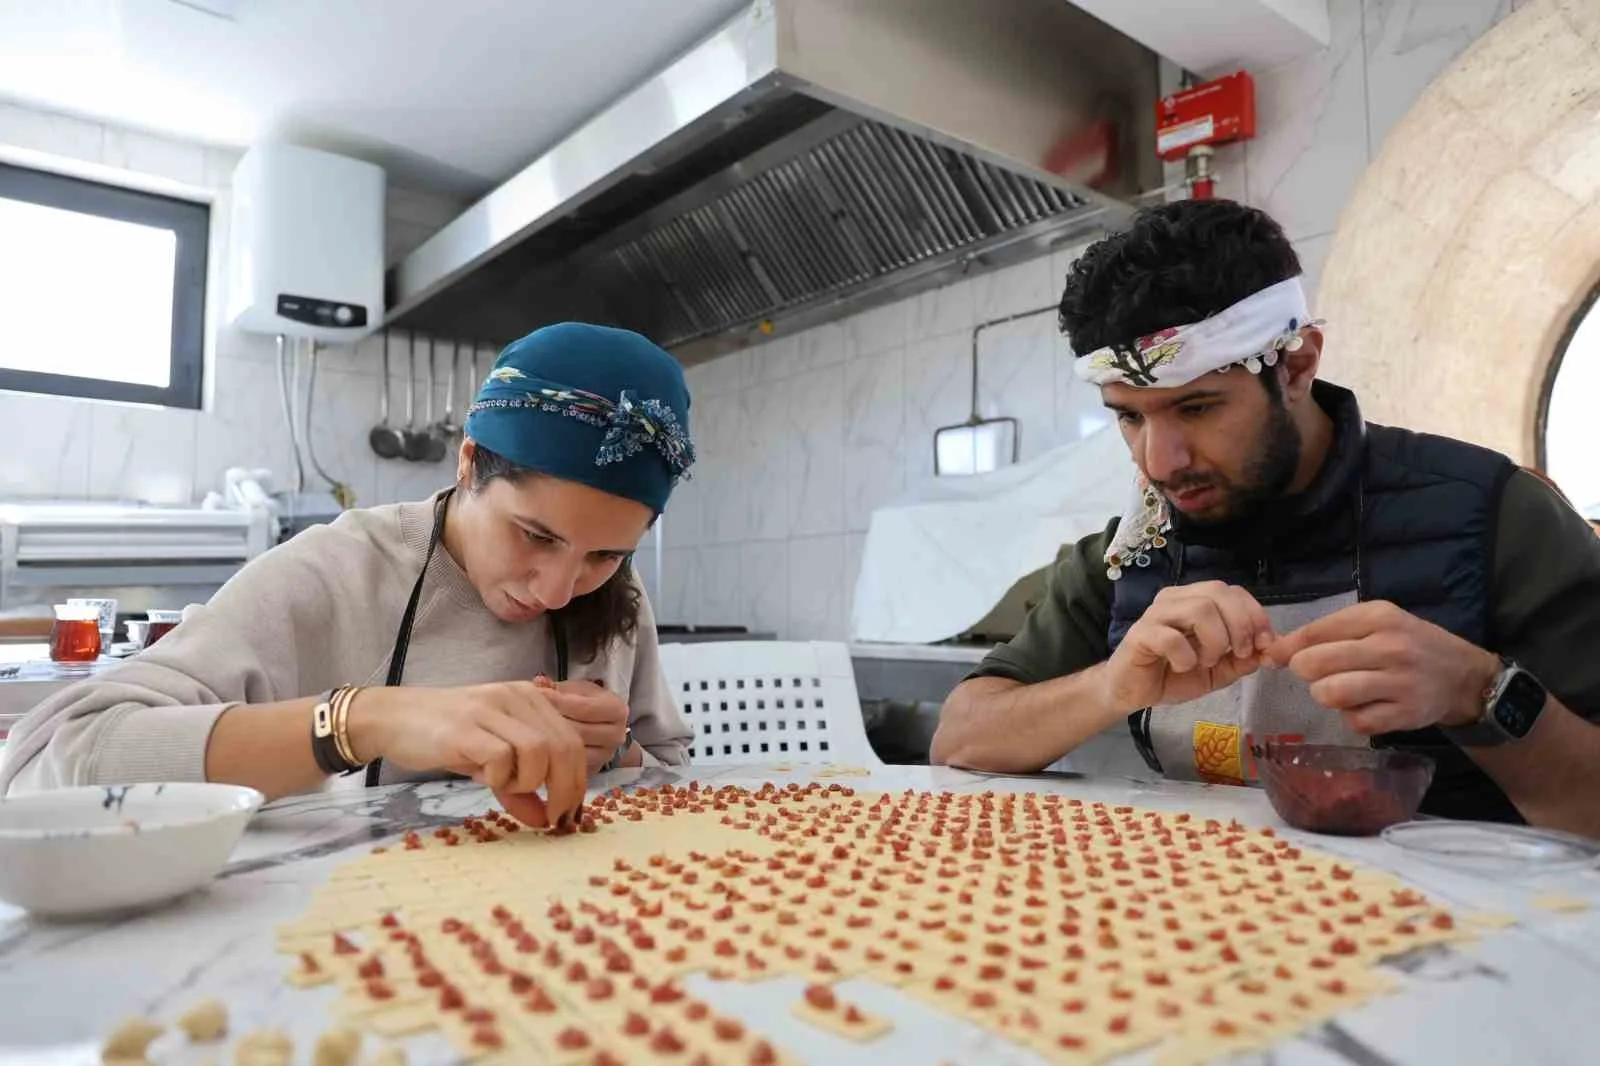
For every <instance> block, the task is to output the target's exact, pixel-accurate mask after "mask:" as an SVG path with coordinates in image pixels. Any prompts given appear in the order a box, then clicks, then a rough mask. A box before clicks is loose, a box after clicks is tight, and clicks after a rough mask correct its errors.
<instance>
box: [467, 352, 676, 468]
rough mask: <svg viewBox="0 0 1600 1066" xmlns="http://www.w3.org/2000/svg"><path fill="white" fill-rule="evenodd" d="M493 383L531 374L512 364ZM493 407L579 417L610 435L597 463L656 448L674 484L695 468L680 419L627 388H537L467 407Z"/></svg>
mask: <svg viewBox="0 0 1600 1066" xmlns="http://www.w3.org/2000/svg"><path fill="white" fill-rule="evenodd" d="M489 378H490V380H493V381H499V382H501V383H503V384H513V383H515V382H517V381H520V380H526V379H527V375H526V374H524V373H523V372H522V371H520V370H518V369H517V368H516V367H514V366H502V367H497V368H495V369H494V370H492V371H490V373H489ZM489 408H522V409H525V410H530V411H542V412H544V413H545V414H552V415H563V416H565V417H567V418H575V419H577V420H578V421H580V422H583V423H585V424H587V425H591V426H594V427H595V428H596V429H603V430H605V431H606V433H605V436H604V437H603V438H601V441H600V449H599V451H598V452H596V453H595V459H594V464H595V465H596V466H606V465H608V464H610V463H620V462H622V461H624V460H626V459H630V458H632V457H633V456H635V455H638V454H639V453H640V452H641V451H643V450H644V448H645V446H646V445H650V446H652V447H654V448H655V449H656V450H657V451H659V452H660V453H661V457H662V458H663V459H665V460H666V463H667V467H668V469H670V470H671V471H672V474H673V478H674V479H675V480H682V479H687V478H688V477H689V476H690V475H689V467H690V466H692V465H694V460H695V452H694V442H693V441H692V440H690V439H689V434H688V432H687V431H686V430H685V429H684V428H683V424H682V423H680V422H679V421H678V416H677V414H675V413H674V412H673V410H672V408H670V407H668V406H667V405H666V404H664V403H662V402H661V401H660V400H655V399H647V400H641V399H639V398H638V397H637V396H636V395H634V393H633V392H632V390H629V389H624V390H623V392H622V395H621V396H620V397H618V398H617V399H615V400H608V399H606V398H605V397H604V396H600V395H597V394H595V393H592V392H585V391H584V390H582V389H573V388H549V387H538V388H533V389H530V390H529V391H528V392H526V393H524V394H523V395H521V396H505V397H502V396H496V397H491V398H488V399H483V400H478V401H477V402H475V403H474V404H472V406H471V407H469V408H468V409H467V413H468V414H469V415H470V414H474V413H476V412H478V411H483V410H487V409H489Z"/></svg>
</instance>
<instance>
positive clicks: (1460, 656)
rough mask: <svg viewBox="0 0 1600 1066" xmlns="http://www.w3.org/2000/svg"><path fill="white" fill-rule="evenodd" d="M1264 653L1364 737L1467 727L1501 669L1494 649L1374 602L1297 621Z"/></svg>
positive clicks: (1391, 605) (1392, 606)
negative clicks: (1295, 626)
mask: <svg viewBox="0 0 1600 1066" xmlns="http://www.w3.org/2000/svg"><path fill="white" fill-rule="evenodd" d="M1265 655H1266V658H1267V659H1268V660H1269V661H1270V662H1272V663H1273V664H1274V665H1277V666H1286V667H1288V668H1289V669H1290V670H1292V671H1293V672H1294V674H1295V676H1297V677H1299V678H1300V679H1301V680H1303V681H1306V682H1308V683H1309V684H1310V686H1311V698H1312V699H1314V700H1316V701H1317V702H1318V703H1320V704H1322V705H1323V706H1324V707H1331V708H1332V709H1334V710H1336V711H1339V712H1340V713H1342V714H1343V715H1344V720H1345V724H1346V725H1348V726H1349V727H1350V728H1351V729H1352V730H1353V731H1355V732H1356V733H1359V734H1361V735H1362V736H1374V735H1376V734H1378V733H1393V732H1397V731H1402V730H1412V729H1425V728H1427V727H1428V726H1432V725H1445V726H1452V725H1465V724H1467V723H1468V722H1471V721H1472V720H1473V719H1475V718H1476V717H1477V716H1478V715H1479V714H1480V713H1481V712H1482V709H1483V695H1484V691H1485V690H1486V689H1487V688H1488V687H1489V685H1490V684H1491V683H1492V682H1493V680H1494V677H1495V675H1496V674H1497V673H1498V672H1499V670H1500V659H1499V657H1498V656H1496V655H1495V654H1494V653H1492V652H1488V651H1485V650H1484V649H1482V648H1479V647H1477V646H1476V645H1474V644H1471V643H1468V642H1467V641H1465V640H1462V639H1461V638H1460V637H1458V636H1456V635H1455V634H1453V633H1450V632H1448V631H1446V630H1443V629H1440V628H1439V627H1438V626H1436V625H1434V624H1433V623H1431V622H1425V621H1423V620H1422V619H1420V618H1418V617H1417V616H1416V615H1414V614H1410V613H1408V612H1406V611H1403V610H1401V609H1400V608H1399V607H1396V606H1395V605H1394V604H1392V603H1384V602H1382V601H1376V600H1375V601H1371V602H1368V603H1359V604H1356V605H1355V606H1353V607H1346V608H1344V609H1343V610H1341V611H1335V612H1334V613H1333V614H1330V615H1327V616H1326V617H1324V618H1320V619H1318V620H1317V621H1315V622H1311V623H1310V624H1308V625H1305V626H1302V627H1301V628H1299V629H1297V630H1295V631H1294V632H1293V633H1290V634H1288V635H1287V636H1284V637H1281V638H1279V639H1278V640H1277V641H1276V642H1274V643H1273V644H1272V645H1271V646H1270V647H1268V648H1267V649H1266V652H1265Z"/></svg>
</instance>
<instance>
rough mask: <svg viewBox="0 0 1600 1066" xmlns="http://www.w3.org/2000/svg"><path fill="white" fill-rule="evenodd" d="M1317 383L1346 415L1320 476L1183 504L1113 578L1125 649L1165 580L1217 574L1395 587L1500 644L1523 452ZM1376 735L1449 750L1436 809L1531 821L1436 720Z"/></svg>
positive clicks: (1137, 728) (1335, 411) (1384, 741)
mask: <svg viewBox="0 0 1600 1066" xmlns="http://www.w3.org/2000/svg"><path fill="white" fill-rule="evenodd" d="M1312 396H1313V397H1314V398H1315V399H1316V401H1317V402H1318V403H1319V404H1321V406H1322V407H1323V409H1324V410H1326V411H1327V412H1328V414H1329V415H1330V416H1331V417H1332V418H1333V420H1334V440H1333V444H1332V446H1331V448H1330V449H1329V453H1328V458H1327V460H1326V461H1325V462H1324V464H1323V468H1322V471H1321V472H1320V473H1319V474H1318V476H1317V479H1316V481H1315V482H1314V483H1313V484H1312V486H1311V487H1310V488H1309V489H1307V490H1306V491H1305V492H1304V493H1302V494H1300V495H1298V496H1294V497H1289V498H1286V499H1284V500H1282V501H1280V502H1277V503H1275V504H1273V505H1270V506H1269V507H1268V508H1267V509H1266V510H1265V511H1264V512H1263V513H1261V514H1258V515H1253V516H1252V517H1251V519H1250V520H1249V521H1248V522H1243V523H1238V524H1234V525H1230V526H1228V527H1226V528H1223V527H1201V526H1195V525H1194V524H1193V523H1185V522H1184V521H1183V516H1182V514H1180V513H1175V514H1174V529H1173V531H1172V533H1171V534H1170V535H1169V536H1168V539H1167V546H1166V547H1165V548H1164V549H1161V550H1160V551H1153V552H1151V556H1152V558H1151V562H1150V565H1149V566H1148V567H1130V568H1128V569H1127V570H1125V571H1124V574H1123V577H1122V579H1121V580H1120V581H1118V582H1116V583H1115V585H1114V586H1113V594H1112V601H1111V626H1110V632H1109V637H1110V645H1111V647H1112V648H1113V649H1115V648H1116V646H1117V644H1118V643H1119V642H1120V641H1121V640H1122V637H1123V636H1124V635H1125V634H1126V633H1127V631H1128V628H1129V627H1130V626H1132V625H1133V623H1134V622H1135V621H1136V620H1137V619H1138V618H1139V617H1140V616H1141V615H1142V614H1143V613H1144V611H1145V609H1146V608H1147V607H1149V606H1150V603H1151V601H1152V600H1154V599H1155V596H1156V593H1157V592H1159V591H1160V590H1161V589H1162V588H1163V587H1164V586H1166V585H1171V584H1188V583H1190V582H1196V581H1213V580H1220V581H1225V582H1227V583H1229V584H1233V585H1239V586H1241V587H1243V588H1246V589H1248V590H1249V591H1250V592H1251V594H1252V595H1254V596H1255V597H1256V599H1257V600H1259V601H1260V602H1261V603H1263V604H1269V603H1275V602H1276V603H1281V602H1293V601H1301V600H1310V599H1317V598H1320V597H1322V596H1326V595H1331V594H1335V593H1339V592H1348V591H1350V590H1351V589H1352V588H1353V589H1354V590H1355V591H1356V592H1357V594H1358V595H1359V597H1360V598H1361V599H1362V600H1388V601H1389V602H1391V603H1394V604H1395V605H1397V606H1399V607H1402V608H1404V609H1405V610H1407V611H1410V612H1411V613H1412V614H1415V615H1417V616H1418V617H1420V618H1424V619H1426V620H1427V621H1429V622H1432V623H1433V624H1435V625H1437V626H1439V627H1441V628H1443V629H1447V630H1449V631H1450V632H1452V633H1454V634H1456V635H1457V636H1459V637H1461V638H1462V639H1464V640H1468V641H1471V642H1472V643H1473V644H1476V645H1478V646H1479V647H1482V648H1488V649H1491V650H1493V649H1494V648H1495V636H1494V632H1493V626H1492V617H1493V611H1494V589H1493V577H1494V574H1493V565H1494V533H1495V522H1496V518H1497V516H1498V513H1499V503H1500V492H1501V490H1502V489H1503V488H1504V486H1505V483H1506V479H1507V478H1509V477H1510V476H1511V474H1512V473H1513V472H1514V471H1515V470H1516V466H1515V464H1513V463H1512V462H1511V460H1509V459H1507V458H1506V457H1505V456H1503V455H1500V454H1499V453H1497V452H1492V451H1489V450H1488V449H1485V448H1480V447H1477V446H1476V445H1472V444H1466V443H1464V442H1462V441H1456V440H1450V439H1448V438H1445V437H1435V436H1430V435H1428V434H1423V433H1412V432H1410V431H1409V430H1403V429H1394V428H1391V427H1388V426H1378V425H1369V424H1367V423H1366V422H1365V421H1364V420H1363V419H1362V417H1361V411H1360V408H1359V407H1358V406H1357V404H1356V398H1355V396H1354V395H1353V394H1352V393H1350V392H1349V391H1348V390H1346V389H1342V388H1339V387H1338V386H1335V385H1330V384H1328V383H1326V382H1321V381H1319V382H1317V383H1315V384H1314V385H1313V387H1312ZM1150 713H1151V712H1149V711H1142V712H1139V713H1137V714H1134V715H1132V716H1130V718H1129V724H1130V727H1131V728H1132V730H1133V734H1134V739H1135V741H1136V743H1137V744H1138V746H1139V749H1140V751H1141V752H1142V753H1143V754H1144V756H1145V759H1146V761H1148V762H1150V764H1151V766H1152V767H1153V768H1154V769H1156V770H1159V769H1160V766H1159V765H1157V763H1156V761H1155V755H1154V751H1153V749H1152V748H1151V746H1150V744H1149V739H1148V734H1147V732H1146V728H1147V727H1146V726H1145V723H1146V722H1147V720H1148V715H1149V714H1150ZM1155 713H1160V712H1159V711H1157V712H1155ZM1373 743H1374V744H1375V745H1377V746H1380V747H1384V746H1389V747H1405V748H1415V749H1419V750H1425V751H1426V752H1427V753H1428V754H1429V755H1430V756H1432V757H1433V758H1434V759H1435V760H1436V761H1437V763H1438V770H1437V772H1436V773H1435V775H1434V781H1433V785H1432V786H1431V787H1430V788H1429V790H1428V795H1427V797H1426V798H1425V799H1424V800H1423V805H1422V809H1423V811H1424V812H1427V813H1430V814H1439V815H1445V816H1447V817H1452V818H1476V819H1487V820H1494V821H1521V820H1522V819H1521V816H1520V815H1519V814H1518V813H1517V810H1516V808H1515V806H1513V805H1512V803H1511V802H1510V800H1508V799H1507V798H1506V796H1505V793H1504V792H1502V791H1501V790H1500V788H1499V786H1497V785H1496V784H1495V783H1494V781H1493V780H1492V779H1490V777H1489V776H1488V775H1487V774H1485V773H1484V772H1483V771H1482V770H1480V769H1479V768H1478V766H1477V764H1476V763H1474V762H1473V761H1472V760H1471V759H1470V758H1468V757H1467V755H1466V754H1465V753H1464V752H1462V751H1461V750H1460V749H1459V748H1457V747H1456V746H1455V745H1454V744H1452V743H1451V742H1450V741H1449V739H1448V738H1446V737H1445V736H1444V735H1443V734H1442V733H1440V732H1439V731H1438V730H1437V729H1426V730H1421V731H1418V732H1409V733H1391V734H1387V735H1385V736H1381V737H1377V738H1374V740H1373Z"/></svg>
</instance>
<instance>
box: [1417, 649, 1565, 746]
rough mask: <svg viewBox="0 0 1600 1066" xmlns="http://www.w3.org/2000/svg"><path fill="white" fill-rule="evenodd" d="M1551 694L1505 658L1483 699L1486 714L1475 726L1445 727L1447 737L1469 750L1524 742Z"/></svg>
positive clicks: (1442, 727)
mask: <svg viewBox="0 0 1600 1066" xmlns="http://www.w3.org/2000/svg"><path fill="white" fill-rule="evenodd" d="M1548 699H1549V693H1547V692H1546V691H1545V687H1544V686H1543V685H1542V684H1540V683H1539V679H1538V678H1536V677H1534V676H1533V675H1532V674H1530V673H1528V671H1526V670H1524V669H1523V668H1522V667H1520V666H1518V665H1517V664H1516V663H1514V662H1512V661H1511V660H1510V659H1507V658H1505V657H1503V656H1502V657H1501V659H1500V672H1499V673H1498V674H1496V675H1495V678H1494V681H1493V682H1492V683H1491V684H1490V685H1489V688H1488V691H1486V692H1485V693H1484V696H1483V711H1482V712H1481V713H1480V714H1479V715H1478V718H1477V720H1476V721H1474V722H1469V723H1467V724H1466V725H1460V726H1441V727H1440V728H1441V729H1442V730H1443V731H1444V734H1445V736H1447V737H1449V738H1450V739H1451V740H1452V741H1454V742H1455V743H1457V744H1460V745H1462V746H1464V747H1469V748H1487V747H1495V746H1497V745H1500V744H1508V743H1513V742H1515V741H1518V740H1521V739H1522V738H1523V737H1525V736H1527V735H1528V734H1529V733H1530V732H1531V731H1532V730H1533V724H1534V723H1535V722H1537V721H1538V720H1539V715H1540V714H1541V713H1542V712H1543V711H1544V705H1545V702H1546V701H1547V700H1548Z"/></svg>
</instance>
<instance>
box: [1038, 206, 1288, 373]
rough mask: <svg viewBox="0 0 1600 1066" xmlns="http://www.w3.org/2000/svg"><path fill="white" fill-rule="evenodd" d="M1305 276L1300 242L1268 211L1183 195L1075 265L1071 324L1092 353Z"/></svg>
mask: <svg viewBox="0 0 1600 1066" xmlns="http://www.w3.org/2000/svg"><path fill="white" fill-rule="evenodd" d="M1299 273H1300V257H1299V256H1297V255H1296V254H1295V251H1294V245H1292V244H1290V243H1289V238H1288V237H1286V236H1284V233H1283V227H1282V226H1280V225H1278V224H1277V223H1276V222H1274V221H1273V220H1272V218H1271V217H1270V216H1268V215H1267V214H1266V213H1265V212H1263V211H1258V210H1256V209H1255V208H1253V207H1247V206H1245V205H1244V204H1240V203H1235V202H1234V201H1232V200H1179V201H1177V202H1176V203H1170V204H1163V205H1162V206H1160V207H1152V208H1147V209H1145V210H1143V211H1140V212H1139V213H1138V214H1137V215H1135V216H1134V219H1133V225H1132V226H1131V227H1129V228H1128V229H1127V230H1125V231H1123V232H1121V233H1117V234H1114V235H1112V236H1110V237H1107V238H1106V239H1104V240H1102V241H1098V242H1096V243H1095V244H1093V245H1091V246H1090V247H1089V249H1088V250H1087V251H1085V252H1084V253H1083V255H1082V257H1080V258H1079V259H1078V261H1077V262H1076V263H1074V264H1072V269H1071V270H1070V271H1069V272H1068V274H1067V284H1066V289H1065V290H1064V291H1063V292H1062V294H1061V308H1060V324H1061V331H1062V332H1063V333H1065V334H1066V335H1067V337H1068V339H1069V340H1070V341H1071V342H1072V351H1073V354H1074V355H1078V356H1083V355H1087V354H1088V353H1090V352H1092V351H1095V350H1097V349H1100V348H1104V347H1105V346H1106V345H1108V344H1131V343H1133V341H1135V340H1136V339H1138V338H1139V337H1143V336H1146V335H1148V334H1151V333H1155V332H1157V331H1158V330H1163V329H1167V328H1168V327H1171V326H1182V325H1186V324H1187V323H1190V322H1198V321H1200V320H1201V319H1202V318H1208V317H1210V316H1211V315H1214V314H1216V313H1217V312H1219V311H1222V310H1224V309H1225V308H1227V307H1230V306H1232V305H1233V304H1236V303H1238V302H1239V301H1240V300H1242V299H1244V298H1245V297H1246V296H1249V295H1250V294H1251V293H1253V292H1259V291H1260V290H1261V289H1265V288H1266V287H1267V286H1269V285H1276V284H1277V283H1278V282H1280V281H1285V280H1287V279H1289V278H1292V277H1296V276H1298V275H1299ZM1267 376H1269V375H1263V377H1267Z"/></svg>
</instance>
